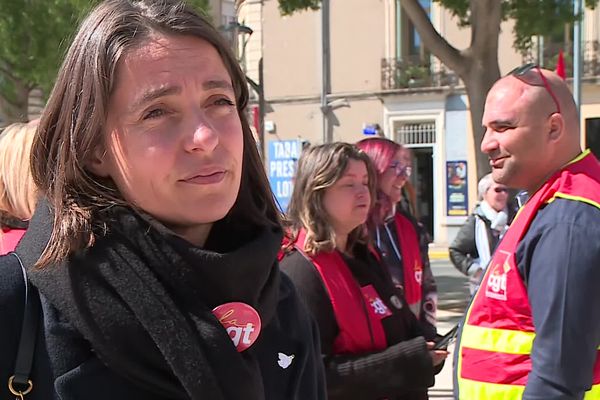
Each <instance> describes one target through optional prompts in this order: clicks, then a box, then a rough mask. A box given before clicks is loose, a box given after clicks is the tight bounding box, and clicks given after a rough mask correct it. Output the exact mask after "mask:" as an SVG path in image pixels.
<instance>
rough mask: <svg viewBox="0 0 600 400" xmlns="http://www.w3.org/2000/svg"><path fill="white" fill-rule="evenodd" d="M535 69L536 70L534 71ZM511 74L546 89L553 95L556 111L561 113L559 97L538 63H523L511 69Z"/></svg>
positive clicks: (524, 81)
mask: <svg viewBox="0 0 600 400" xmlns="http://www.w3.org/2000/svg"><path fill="white" fill-rule="evenodd" d="M534 70H535V71H534ZM508 75H510V76H514V77H515V78H517V79H518V80H520V81H521V82H523V83H526V84H527V85H529V86H541V87H543V88H544V89H546V92H548V94H549V95H550V97H552V100H553V101H554V105H555V106H556V112H557V113H559V114H560V105H559V103H558V99H557V98H556V95H555V94H554V92H553V91H552V88H551V87H550V84H549V83H548V79H546V77H545V76H544V74H543V73H542V70H541V69H540V67H539V66H538V65H537V64H534V63H529V64H525V65H521V66H520V67H517V68H515V69H513V70H512V71H510V72H509V73H508Z"/></svg>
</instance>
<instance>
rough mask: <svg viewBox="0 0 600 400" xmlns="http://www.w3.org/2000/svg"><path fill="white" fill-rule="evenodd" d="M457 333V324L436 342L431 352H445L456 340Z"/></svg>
mask: <svg viewBox="0 0 600 400" xmlns="http://www.w3.org/2000/svg"><path fill="white" fill-rule="evenodd" d="M457 333H458V324H456V325H455V326H454V327H453V328H452V329H450V331H448V333H446V334H445V335H444V336H442V337H441V338H440V339H439V340H436V342H435V344H434V345H433V349H432V350H446V349H447V348H448V346H449V345H450V343H452V341H453V340H454V339H455V338H456V334H457Z"/></svg>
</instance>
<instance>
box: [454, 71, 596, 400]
mask: <svg viewBox="0 0 600 400" xmlns="http://www.w3.org/2000/svg"><path fill="white" fill-rule="evenodd" d="M482 122H483V127H484V129H485V135H484V138H483V141H482V143H481V150H482V151H483V152H484V153H486V154H487V155H488V156H489V160H490V166H491V168H492V176H493V178H494V181H496V182H498V183H501V184H504V185H507V186H509V187H512V188H518V189H525V190H527V191H528V192H529V194H530V198H529V200H528V201H527V203H526V204H525V205H524V206H523V207H522V208H521V210H520V211H519V213H518V215H517V217H516V218H515V220H514V221H513V223H512V225H511V227H510V229H509V230H508V232H507V233H506V235H505V237H504V239H503V240H502V242H501V243H500V244H499V246H498V247H497V249H496V252H495V254H494V256H493V258H492V260H491V261H490V263H489V266H488V268H487V270H486V273H485V275H484V277H483V279H482V282H481V286H480V288H479V290H478V291H477V293H476V294H475V297H474V298H473V301H472V302H471V305H470V306H469V309H468V311H467V315H466V318H465V322H464V325H463V327H462V329H461V333H460V342H459V345H458V351H457V352H456V356H455V357H456V370H455V390H456V393H455V394H456V397H457V398H458V399H468V400H474V399H485V400H495V399H497V400H512V399H529V400H532V399H536V400H537V399H539V400H541V399H544V400H563V399H583V398H585V399H600V357H599V354H600V353H599V346H600V163H599V162H598V160H597V159H596V157H595V156H594V155H593V154H591V153H590V151H589V150H585V151H583V152H582V151H581V147H580V127H579V115H578V113H577V108H576V106H575V103H574V101H573V97H572V95H571V93H570V91H569V88H568V87H567V85H566V84H565V82H563V80H562V79H560V78H559V77H558V76H557V75H556V74H554V73H553V72H550V71H546V70H543V69H540V68H539V67H538V66H536V65H533V64H528V65H524V66H523V67H520V68H517V69H515V70H514V71H513V72H511V73H510V74H509V75H507V76H506V77H504V78H502V79H500V80H499V81H498V82H496V84H495V85H494V86H493V87H492V89H491V90H490V92H489V93H488V96H487V99H486V103H485V112H484V115H483V121H482Z"/></svg>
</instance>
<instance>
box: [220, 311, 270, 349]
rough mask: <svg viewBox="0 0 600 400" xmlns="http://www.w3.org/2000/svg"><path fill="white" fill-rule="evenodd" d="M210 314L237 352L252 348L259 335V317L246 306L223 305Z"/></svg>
mask: <svg viewBox="0 0 600 400" xmlns="http://www.w3.org/2000/svg"><path fill="white" fill-rule="evenodd" d="M212 312H213V314H214V316H215V317H217V319H218V320H219V322H220V323H221V325H223V328H225V331H226V332H227V334H228V335H229V337H230V338H231V341H232V342H233V345H234V346H235V348H236V350H237V351H238V352H242V351H244V350H246V349H247V348H248V347H250V346H252V345H253V344H254V342H255V341H256V339H257V338H258V335H260V328H261V321H260V316H259V315H258V312H256V310H255V309H254V308H252V307H250V306H249V305H248V304H245V303H239V302H232V303H225V304H221V305H220V306H218V307H215V309H214V310H213V311H212Z"/></svg>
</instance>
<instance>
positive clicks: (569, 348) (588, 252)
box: [516, 199, 600, 400]
mask: <svg viewBox="0 0 600 400" xmlns="http://www.w3.org/2000/svg"><path fill="white" fill-rule="evenodd" d="M516 259H517V265H518V268H519V271H520V272H521V275H522V276H523V277H524V281H525V284H526V285H527V294H528V297H529V303H530V304H531V311H532V313H533V322H534V325H535V331H536V336H535V341H534V343H533V350H532V354H531V361H532V364H533V368H532V371H531V373H530V374H529V378H528V381H527V387H526V389H525V394H524V395H523V400H534V399H536V400H537V399H553V400H567V399H581V398H583V393H584V392H585V391H586V390H589V388H590V385H591V382H592V369H593V365H594V361H595V360H596V355H597V350H596V349H597V348H598V347H599V346H600V290H599V289H598V285H599V284H600V209H598V208H597V207H594V206H591V205H589V204H585V203H582V202H579V201H571V200H565V199H556V200H555V201H553V202H552V203H551V204H549V205H548V206H546V207H545V208H542V209H540V210H539V211H538V213H537V215H536V217H535V219H534V220H533V222H532V224H531V226H530V228H529V230H528V232H527V234H526V235H525V237H524V238H523V240H522V241H521V243H519V246H518V248H517V253H516Z"/></svg>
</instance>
